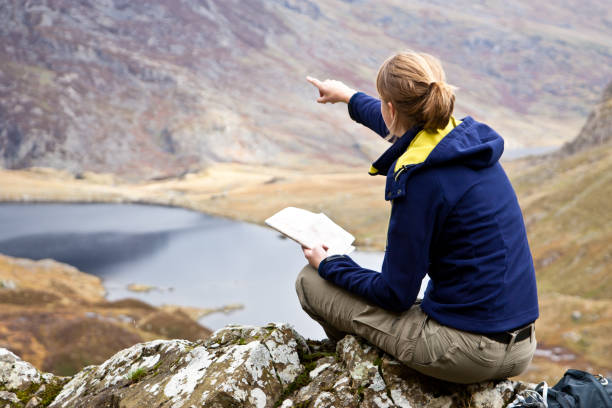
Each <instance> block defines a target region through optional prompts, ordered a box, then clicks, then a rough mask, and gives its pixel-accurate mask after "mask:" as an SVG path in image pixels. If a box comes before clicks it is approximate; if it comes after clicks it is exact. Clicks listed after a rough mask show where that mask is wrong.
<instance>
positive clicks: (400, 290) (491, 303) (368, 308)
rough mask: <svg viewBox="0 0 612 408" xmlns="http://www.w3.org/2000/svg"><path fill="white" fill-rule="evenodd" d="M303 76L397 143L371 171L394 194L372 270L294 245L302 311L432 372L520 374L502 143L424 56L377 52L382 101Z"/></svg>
mask: <svg viewBox="0 0 612 408" xmlns="http://www.w3.org/2000/svg"><path fill="white" fill-rule="evenodd" d="M307 79H308V81H309V82H311V83H312V84H313V85H314V86H316V87H317V88H318V90H319V94H320V97H319V99H318V100H317V101H318V102H319V103H335V102H345V103H347V104H348V111H349V115H350V117H351V118H352V119H353V120H355V121H357V122H358V123H361V124H363V125H365V126H367V127H369V128H370V129H372V130H373V131H375V132H376V133H378V134H379V135H380V136H382V137H384V138H386V139H387V140H390V141H392V142H394V143H393V145H392V146H391V147H390V148H389V149H388V150H387V151H386V152H385V153H384V154H383V155H382V156H381V157H380V158H379V159H378V160H376V161H375V162H374V163H373V164H372V167H371V168H370V174H372V175H376V174H384V175H386V188H385V199H386V200H388V201H390V202H391V217H390V220H389V227H388V233H387V247H386V250H385V258H384V261H383V265H382V272H380V273H379V272H376V271H372V270H368V269H365V268H362V267H360V266H359V265H358V264H357V263H355V262H354V261H353V260H352V259H351V258H350V257H349V256H347V255H340V256H338V255H335V256H329V257H328V256H327V254H326V250H325V247H324V246H322V245H321V246H318V247H316V248H312V249H306V248H305V249H304V255H305V256H306V258H307V259H308V262H309V265H308V266H306V267H305V268H304V269H303V270H302V271H301V272H300V274H299V275H298V278H297V281H296V290H297V292H298V297H299V299H300V302H301V304H302V307H303V308H304V310H305V311H306V312H307V313H308V314H309V315H310V316H312V317H313V318H314V319H315V320H317V321H318V322H319V323H320V324H321V325H322V326H323V328H324V329H325V332H326V333H327V335H328V337H329V338H330V339H332V340H338V339H340V338H341V337H342V336H343V335H344V334H345V333H355V334H357V335H360V336H362V337H364V338H365V339H367V340H368V341H370V342H371V343H373V344H375V345H376V346H378V347H380V348H381V349H383V350H384V351H386V352H387V353H389V354H391V355H393V356H395V357H396V358H397V359H399V360H400V361H402V362H403V363H405V364H406V365H408V366H409V367H412V368H414V369H415V370H417V371H420V372H422V373H424V374H427V375H430V376H432V377H436V378H440V379H443V380H447V381H453V382H458V383H473V382H480V381H484V380H491V379H502V378H507V377H510V376H515V375H518V374H520V373H521V372H523V371H524V370H525V368H526V367H527V365H528V364H529V362H530V361H531V358H532V357H533V353H534V351H535V348H536V340H535V330H534V325H533V322H534V321H535V320H536V319H537V317H538V302H537V291H536V283H535V273H534V269H533V261H532V258H531V253H530V251H529V245H528V243H527V237H526V233H525V226H524V223H523V218H522V214H521V210H520V208H519V205H518V201H517V199H516V195H515V193H514V190H513V188H512V186H511V184H510V182H509V180H508V178H507V177H506V174H505V173H504V170H503V169H502V167H501V165H500V164H499V162H498V160H499V158H500V156H501V154H502V152H503V139H502V138H501V137H500V136H499V135H498V134H497V133H496V132H495V131H494V130H493V129H491V128H490V127H488V126H487V125H485V124H483V123H479V122H477V121H475V120H474V119H472V118H471V117H469V116H468V117H466V118H463V119H462V120H457V119H455V118H454V117H453V116H452V112H453V107H454V101H455V96H454V94H453V89H454V88H453V87H452V86H450V85H448V84H447V83H446V81H445V74H444V71H443V70H442V67H441V65H440V63H439V61H438V60H437V59H436V58H434V57H432V56H430V55H428V54H423V53H417V52H412V51H410V52H402V53H398V54H396V55H394V56H392V57H390V58H389V59H387V60H386V61H385V62H384V63H383V64H382V66H381V67H380V69H379V71H378V75H377V79H376V87H377V90H378V93H379V94H380V100H378V99H375V98H373V97H370V96H368V95H366V94H364V93H362V92H356V91H355V90H353V89H351V88H349V87H348V86H346V85H344V84H343V83H342V82H340V81H335V80H326V81H323V82H321V81H319V80H317V79H314V78H310V77H308V78H307ZM317 272H318V273H317ZM425 274H429V276H430V278H431V280H430V282H429V284H428V286H427V290H426V292H425V296H424V299H423V300H422V302H421V301H417V299H416V297H417V294H418V292H419V288H420V285H421V281H422V279H423V277H424V276H425Z"/></svg>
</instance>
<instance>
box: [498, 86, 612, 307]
mask: <svg viewBox="0 0 612 408" xmlns="http://www.w3.org/2000/svg"><path fill="white" fill-rule="evenodd" d="M509 170H510V173H511V175H512V181H513V183H514V186H515V188H516V190H517V192H518V195H519V198H520V203H521V207H522V209H523V212H524V214H525V218H526V223H527V230H528V233H529V241H530V245H531V249H532V252H533V255H534V258H535V262H536V268H537V271H538V278H539V281H540V288H541V290H545V291H551V290H554V291H558V292H562V293H566V294H571V295H579V296H583V297H589V298H595V299H611V298H612V297H611V294H612V245H611V243H612V217H610V213H611V211H610V210H611V203H610V197H612V83H610V85H608V87H607V88H606V90H605V91H604V93H603V95H602V99H601V100H600V102H599V103H598V104H597V105H596V106H595V108H594V109H593V111H592V113H591V114H590V116H589V118H588V120H587V121H586V123H585V124H584V126H583V128H582V130H581V131H580V133H579V135H578V136H577V137H576V138H575V139H574V140H572V141H570V142H568V143H567V144H566V145H564V146H563V148H562V149H560V151H559V152H557V153H554V154H551V155H549V156H547V157H544V158H540V159H537V160H535V162H534V164H532V163H530V159H525V160H521V161H517V162H514V163H512V164H511V165H510V166H509Z"/></svg>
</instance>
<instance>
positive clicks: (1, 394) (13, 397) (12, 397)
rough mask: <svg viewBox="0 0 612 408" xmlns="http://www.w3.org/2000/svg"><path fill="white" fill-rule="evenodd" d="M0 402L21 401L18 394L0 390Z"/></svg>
mask: <svg viewBox="0 0 612 408" xmlns="http://www.w3.org/2000/svg"><path fill="white" fill-rule="evenodd" d="M0 402H12V403H15V404H16V403H19V398H17V394H15V393H13V392H8V391H0Z"/></svg>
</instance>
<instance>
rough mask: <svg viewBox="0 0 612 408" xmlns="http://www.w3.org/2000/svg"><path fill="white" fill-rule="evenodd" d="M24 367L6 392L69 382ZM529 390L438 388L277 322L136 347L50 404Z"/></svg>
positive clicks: (227, 403) (345, 345) (395, 365)
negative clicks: (42, 381)
mask: <svg viewBox="0 0 612 408" xmlns="http://www.w3.org/2000/svg"><path fill="white" fill-rule="evenodd" d="M3 353H4V354H11V353H9V352H8V351H3ZM13 358H14V356H13ZM15 361H17V360H15ZM18 365H19V366H20V367H27V369H19V370H18V371H16V372H15V374H12V375H9V376H8V377H7V374H6V373H7V371H6V368H7V367H6V366H4V367H3V366H0V389H4V390H7V391H6V392H8V393H12V391H11V390H14V389H16V388H18V387H20V386H21V385H19V384H22V383H26V382H28V381H30V382H31V381H34V380H33V379H40V378H47V379H46V380H45V381H47V382H50V381H60V380H61V379H57V378H55V377H53V376H50V375H48V374H45V375H40V373H38V372H37V371H36V370H35V369H33V368H32V367H31V366H29V365H28V364H27V363H24V362H21V361H18ZM9 373H10V369H9ZM45 376H47V377H45ZM36 381H40V380H36ZM21 387H23V386H21ZM526 388H527V385H526V384H524V383H520V382H514V381H508V380H506V381H500V382H488V383H481V384H472V385H458V384H451V383H447V382H443V381H438V380H435V379H432V378H429V377H425V376H423V375H421V374H419V373H417V372H415V371H413V370H410V369H408V368H407V367H405V366H404V365H402V364H400V363H399V362H397V361H396V360H395V359H393V358H392V357H390V356H389V355H387V354H385V353H383V352H382V351H381V350H379V349H377V348H375V347H373V346H371V345H369V344H367V343H366V342H364V341H363V340H361V339H359V338H356V337H354V336H346V337H345V338H344V339H342V340H341V341H340V342H338V343H337V345H335V347H334V346H333V345H331V343H329V342H315V341H310V340H309V341H306V340H304V338H302V336H300V335H299V334H298V333H297V332H296V331H295V330H293V329H292V328H291V327H290V326H288V325H286V324H270V325H268V326H264V327H252V326H228V327H225V328H223V329H220V330H218V331H216V332H215V333H214V334H213V335H212V336H211V337H210V338H208V339H206V340H201V341H197V342H189V341H186V340H155V341H151V342H148V343H140V344H136V345H134V346H132V347H130V348H127V349H125V350H122V351H120V352H119V353H117V354H115V355H114V356H113V357H111V358H110V359H108V360H107V361H105V362H104V363H103V364H101V365H98V366H90V367H86V368H85V369H83V370H82V371H81V372H79V373H78V374H76V375H75V376H74V377H72V378H71V379H70V381H69V382H67V383H66V384H65V385H64V386H63V389H62V390H61V392H59V393H58V394H57V396H56V397H55V398H54V400H53V401H52V402H51V403H50V405H49V406H50V407H53V408H64V407H65V408H68V407H70V408H80V407H82V408H86V407H87V408H96V407H122V408H123V407H125V408H128V407H143V406H154V407H168V408H170V407H172V408H179V407H185V408H187V407H256V408H264V407H283V408H289V407H313V408H314V407H332V406H335V407H379V408H382V407H402V408H408V407H438V408H442V407H446V408H452V407H466V406H470V407H472V408H498V407H499V408H501V407H503V406H505V405H506V404H507V403H508V402H509V401H510V400H511V399H513V397H514V395H515V394H516V393H517V392H519V391H521V390H524V389H526ZM2 398H4V400H2ZM26 399H27V398H26V397H25V396H22V399H20V400H19V401H17V399H16V394H15V393H12V394H11V395H10V396H9V395H8V394H0V402H2V401H4V402H8V404H9V406H10V407H23V406H25V405H24V401H25V400H26ZM0 406H1V405H0Z"/></svg>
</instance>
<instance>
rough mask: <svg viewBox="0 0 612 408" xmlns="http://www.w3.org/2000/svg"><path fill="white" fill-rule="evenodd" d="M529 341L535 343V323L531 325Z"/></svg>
mask: <svg viewBox="0 0 612 408" xmlns="http://www.w3.org/2000/svg"><path fill="white" fill-rule="evenodd" d="M529 341H530V342H531V343H533V342H534V341H535V323H531V336H529Z"/></svg>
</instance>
